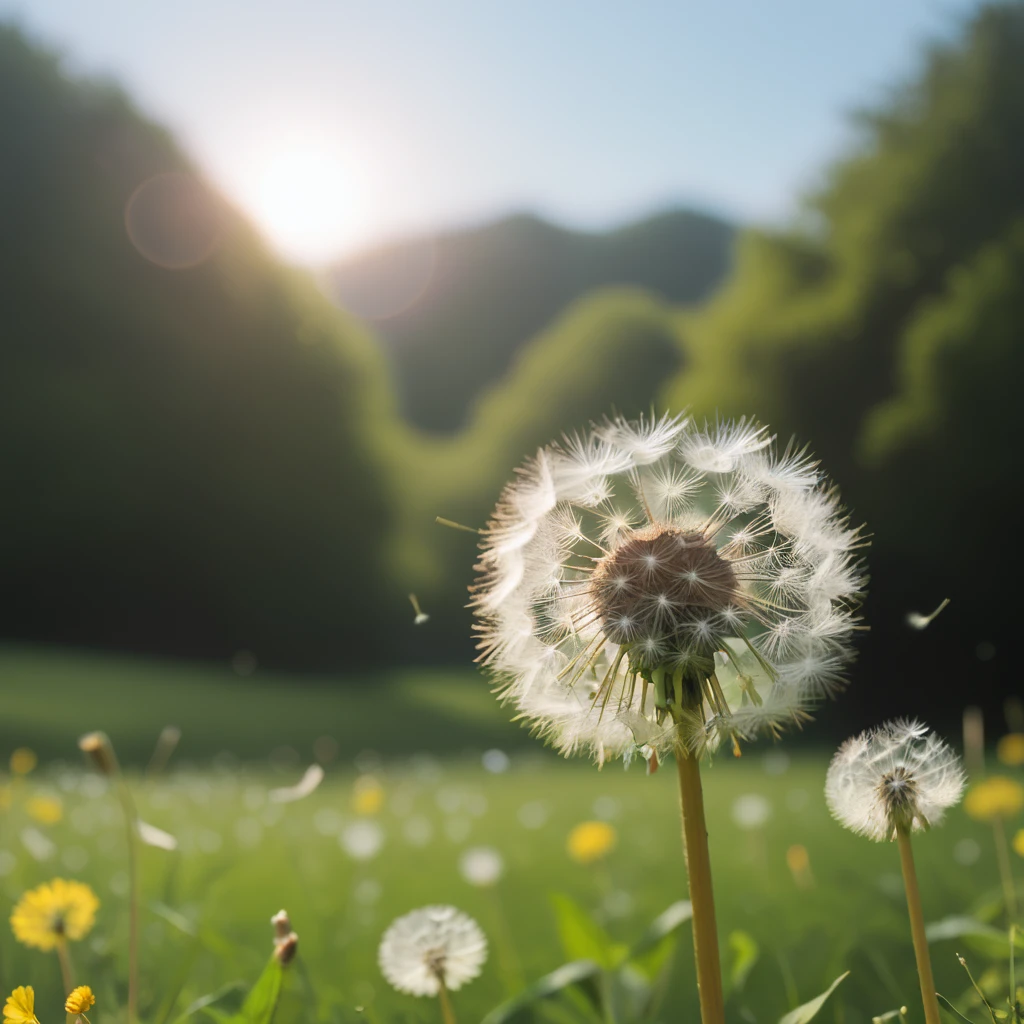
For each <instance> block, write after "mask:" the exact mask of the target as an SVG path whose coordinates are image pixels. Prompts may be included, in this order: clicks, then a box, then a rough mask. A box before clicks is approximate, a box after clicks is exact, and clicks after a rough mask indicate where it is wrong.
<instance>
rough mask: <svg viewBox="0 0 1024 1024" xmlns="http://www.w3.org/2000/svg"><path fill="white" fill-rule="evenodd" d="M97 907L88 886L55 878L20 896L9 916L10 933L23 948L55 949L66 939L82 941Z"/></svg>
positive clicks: (91, 923)
mask: <svg viewBox="0 0 1024 1024" xmlns="http://www.w3.org/2000/svg"><path fill="white" fill-rule="evenodd" d="M99 905H100V901H99V900H98V899H97V898H96V893H94V892H93V891H92V889H90V888H89V886H87V885H85V884H84V883H82V882H68V881H65V880H64V879H63V878H55V879H53V881H52V882H44V883H43V884H42V885H39V886H37V887H36V888H35V889H30V890H29V891H28V892H26V893H24V894H23V895H22V897H21V899H20V900H18V903H17V905H16V906H15V908H14V910H13V911H12V912H11V929H12V931H13V932H14V937H15V938H16V939H17V940H18V941H19V942H20V943H22V944H23V945H25V946H34V947H35V948H36V949H42V950H50V949H55V948H56V947H57V945H58V944H59V943H61V942H63V941H64V940H65V939H71V940H72V941H77V940H78V939H83V938H85V936H86V935H88V934H89V931H90V929H91V928H92V926H93V924H94V923H95V921H96V911H97V910H98V909H99Z"/></svg>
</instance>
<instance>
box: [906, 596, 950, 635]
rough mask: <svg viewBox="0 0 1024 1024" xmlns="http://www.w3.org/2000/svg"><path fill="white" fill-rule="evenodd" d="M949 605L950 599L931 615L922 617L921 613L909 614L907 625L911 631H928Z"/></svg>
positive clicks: (946, 599) (944, 601)
mask: <svg viewBox="0 0 1024 1024" xmlns="http://www.w3.org/2000/svg"><path fill="white" fill-rule="evenodd" d="M947 604H949V598H948V597H947V598H945V600H943V601H942V602H941V603H940V604H939V606H938V608H936V609H935V611H933V612H932V613H931V615H922V614H921V613H920V612H907V625H908V626H909V627H910V628H911V629H927V628H928V627H929V626H930V625H931V624H932V622H933V621H934V619H935V617H936V616H937V615H938V614H939V612H941V611H942V610H943V609H944V608H945V607H946V605H947Z"/></svg>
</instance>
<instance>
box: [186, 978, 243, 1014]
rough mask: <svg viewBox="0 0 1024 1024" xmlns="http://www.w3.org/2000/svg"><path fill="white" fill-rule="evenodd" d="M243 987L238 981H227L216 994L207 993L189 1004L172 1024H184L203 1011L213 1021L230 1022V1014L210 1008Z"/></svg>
mask: <svg viewBox="0 0 1024 1024" xmlns="http://www.w3.org/2000/svg"><path fill="white" fill-rule="evenodd" d="M244 987H245V986H244V984H243V983H242V982H240V981H229V982H228V983H227V984H226V985H222V986H221V987H220V988H219V989H217V991H216V992H209V993H207V995H205V996H200V997H199V998H198V999H196V1000H195V1001H193V1002H191V1003H189V1004H188V1006H187V1007H185V1010H184V1012H183V1013H181V1014H180V1015H179V1016H177V1017H175V1018H174V1024H184V1021H186V1020H188V1019H189V1017H191V1016H192V1015H193V1014H195V1013H198V1012H199V1011H200V1010H203V1011H205V1012H206V1014H207V1015H208V1016H209V1017H212V1018H213V1019H214V1020H230V1019H231V1015H230V1014H227V1013H221V1012H220V1011H219V1010H214V1009H211V1007H212V1005H213V1004H214V1003H219V1002H220V1001H221V1000H222V999H223V998H224V997H225V996H228V995H230V994H231V993H232V992H237V991H238V990H239V989H240V988H244Z"/></svg>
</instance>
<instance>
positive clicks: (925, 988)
mask: <svg viewBox="0 0 1024 1024" xmlns="http://www.w3.org/2000/svg"><path fill="white" fill-rule="evenodd" d="M896 840H897V842H898V843H899V847H900V866H901V867H902V868H903V887H904V889H906V891H907V912H908V913H909V915H910V934H911V936H912V937H913V940H914V957H915V959H916V960H917V977H918V979H919V980H920V982H921V1001H922V1003H923V1004H924V1019H925V1022H926V1024H942V1019H941V1017H940V1016H939V1000H938V997H937V996H936V994H935V978H934V977H933V976H932V961H931V957H930V956H929V955H928V939H927V938H926V937H925V932H924V914H923V913H922V912H921V892H920V890H919V889H918V887H917V869H916V868H915V867H914V851H913V850H912V849H911V847H910V832H908V831H907V829H906V828H905V827H900V828H898V829H897V830H896Z"/></svg>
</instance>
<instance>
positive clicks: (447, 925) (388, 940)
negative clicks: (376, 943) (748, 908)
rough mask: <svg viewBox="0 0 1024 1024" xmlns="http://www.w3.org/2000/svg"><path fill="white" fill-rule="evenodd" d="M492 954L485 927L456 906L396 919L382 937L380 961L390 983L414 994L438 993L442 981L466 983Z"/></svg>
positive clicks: (447, 985) (452, 987)
mask: <svg viewBox="0 0 1024 1024" xmlns="http://www.w3.org/2000/svg"><path fill="white" fill-rule="evenodd" d="M486 959H487V939H486V938H485V936H484V933H483V932H482V931H481V930H480V926H479V925H478V924H477V923H476V921H474V920H473V919H472V918H471V917H469V916H468V915H467V914H464V913H463V912H462V911H461V910H457V909H456V908H455V907H448V906H433V907H422V908H420V909H419V910H413V911H411V912H410V913H408V914H405V915H404V916H402V917H399V918H398V919H397V920H395V921H393V922H392V924H391V926H390V927H389V928H388V930H387V931H386V932H385V933H384V936H383V938H382V939H381V943H380V948H379V949H378V951H377V961H378V963H379V965H380V969H381V973H382V974H383V975H384V977H385V978H386V979H387V981H388V983H389V984H390V985H391V986H392V987H393V988H395V989H397V990H398V991H399V992H406V993H408V994H409V995H413V996H436V995H437V994H438V993H439V992H440V991H441V985H442V984H443V985H444V987H445V988H446V989H448V990H450V991H453V992H454V991H456V990H457V989H460V988H462V986H463V985H465V984H466V983H467V982H469V981H472V980H473V979H474V978H475V977H476V976H477V975H478V974H479V973H480V970H481V968H482V967H483V965H484V961H485V960H486Z"/></svg>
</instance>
